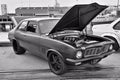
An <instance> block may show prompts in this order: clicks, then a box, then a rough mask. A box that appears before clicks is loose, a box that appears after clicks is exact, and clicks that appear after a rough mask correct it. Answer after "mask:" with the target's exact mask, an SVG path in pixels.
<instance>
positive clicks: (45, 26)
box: [39, 19, 59, 34]
mask: <svg viewBox="0 0 120 80" xmlns="http://www.w3.org/2000/svg"><path fill="white" fill-rule="evenodd" d="M58 21H59V19H53V20H42V21H40V22H39V26H40V30H41V33H43V34H44V33H49V32H50V31H51V30H52V29H53V28H54V27H55V25H56V24H57V22H58Z"/></svg>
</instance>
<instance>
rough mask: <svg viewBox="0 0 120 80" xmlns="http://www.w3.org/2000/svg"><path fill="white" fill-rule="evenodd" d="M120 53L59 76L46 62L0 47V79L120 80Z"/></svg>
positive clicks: (73, 68) (9, 47)
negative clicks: (119, 79)
mask: <svg viewBox="0 0 120 80" xmlns="http://www.w3.org/2000/svg"><path fill="white" fill-rule="evenodd" d="M119 60H120V52H116V53H113V54H112V55H110V56H109V57H107V58H105V59H103V60H102V61H101V62H100V63H99V64H97V65H94V66H93V65H89V64H85V65H81V66H77V67H73V66H71V67H70V68H69V69H70V70H69V71H68V72H67V73H65V74H63V75H61V76H57V75H55V74H53V73H52V72H51V71H50V70H49V66H48V63H47V61H45V60H43V59H41V58H40V57H37V56H35V55H33V54H32V53H29V52H26V54H24V55H16V54H15V53H14V51H13V49H12V47H11V46H1V47H0V80H1V79H51V80H56V79H58V80H60V79H80V78H81V79H88V78H89V79H92V80H93V79H111V78H112V79H118V78H120V62H119Z"/></svg>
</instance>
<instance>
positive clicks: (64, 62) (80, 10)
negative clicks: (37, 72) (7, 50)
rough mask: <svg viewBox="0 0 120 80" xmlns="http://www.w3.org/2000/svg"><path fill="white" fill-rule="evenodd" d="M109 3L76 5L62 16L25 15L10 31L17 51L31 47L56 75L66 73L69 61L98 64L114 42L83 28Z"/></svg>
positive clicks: (10, 37)
mask: <svg viewBox="0 0 120 80" xmlns="http://www.w3.org/2000/svg"><path fill="white" fill-rule="evenodd" d="M106 7H107V6H103V5H98V4H97V3H92V4H89V5H75V6H73V7H72V8H71V9H70V10H69V11H68V12H67V13H66V14H65V15H64V16H63V17H62V18H61V19H59V18H29V19H25V20H22V21H21V22H20V23H19V25H18V26H17V27H15V28H14V29H13V30H12V31H10V33H9V39H10V41H11V43H12V45H13V49H14V51H15V53H16V54H24V53H25V51H26V50H28V51H30V52H32V53H34V54H37V55H39V56H41V57H43V58H45V59H46V60H48V63H49V66H50V69H51V71H52V72H53V73H55V74H57V75H59V74H63V73H65V72H66V71H67V66H69V65H80V64H82V63H90V64H96V63H98V62H99V61H101V59H103V58H105V57H107V56H108V55H110V54H111V53H112V52H113V49H112V44H113V43H114V42H113V41H112V40H109V39H107V38H104V37H100V36H95V35H89V34H87V33H84V32H83V29H84V28H85V27H86V26H87V25H88V24H89V23H90V21H91V20H92V19H93V18H94V17H96V16H97V15H98V14H99V13H100V12H101V11H103V10H104V9H105V8H106Z"/></svg>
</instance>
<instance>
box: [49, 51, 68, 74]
mask: <svg viewBox="0 0 120 80" xmlns="http://www.w3.org/2000/svg"><path fill="white" fill-rule="evenodd" d="M48 63H49V67H50V69H51V71H52V72H53V73H55V74H57V75H60V74H63V73H65V72H66V71H67V68H66V64H65V63H64V61H63V59H62V57H61V56H60V55H58V54H57V53H54V52H52V53H50V54H49V56H48Z"/></svg>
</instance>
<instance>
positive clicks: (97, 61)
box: [89, 59, 101, 65]
mask: <svg viewBox="0 0 120 80" xmlns="http://www.w3.org/2000/svg"><path fill="white" fill-rule="evenodd" d="M100 61H101V59H92V60H90V61H89V64H92V65H95V64H97V63H99V62H100Z"/></svg>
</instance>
